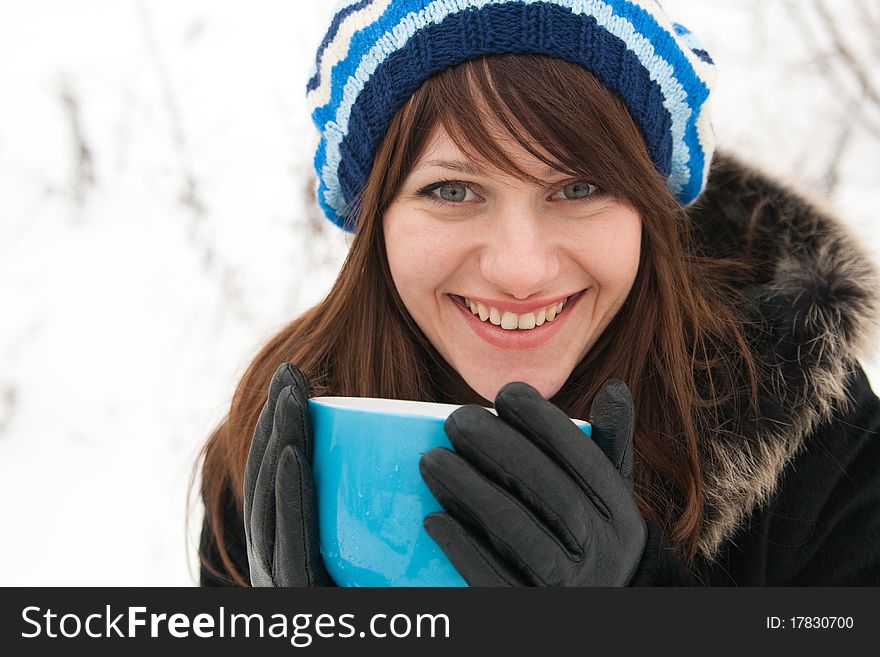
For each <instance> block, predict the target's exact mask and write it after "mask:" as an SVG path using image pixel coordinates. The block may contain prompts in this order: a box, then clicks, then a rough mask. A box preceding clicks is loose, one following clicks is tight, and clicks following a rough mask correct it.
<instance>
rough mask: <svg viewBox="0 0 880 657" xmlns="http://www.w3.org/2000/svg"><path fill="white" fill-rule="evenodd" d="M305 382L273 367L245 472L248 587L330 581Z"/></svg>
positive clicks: (299, 375)
mask: <svg viewBox="0 0 880 657" xmlns="http://www.w3.org/2000/svg"><path fill="white" fill-rule="evenodd" d="M308 397H309V382H308V379H307V378H306V376H305V375H304V374H303V373H302V372H300V371H299V369H297V368H296V367H294V366H293V365H291V364H290V363H285V364H284V365H282V366H281V367H279V368H278V370H277V371H276V372H275V375H274V376H273V377H272V384H271V386H270V388H269V399H268V401H267V402H266V405H265V406H263V411H262V413H260V419H259V421H258V422H257V427H256V429H255V430H254V440H253V442H252V443H251V449H250V452H249V453H248V460H247V466H246V469H245V475H244V530H245V537H246V539H247V556H248V564H249V565H250V571H251V584H252V585H253V586H332V585H333V583H332V581H331V579H330V576H329V575H328V574H327V570H326V568H325V567H324V562H323V561H322V559H321V555H320V553H319V551H318V520H317V515H316V509H315V486H314V481H313V479H312V469H311V466H310V463H311V458H312V437H311V429H310V427H309V413H308Z"/></svg>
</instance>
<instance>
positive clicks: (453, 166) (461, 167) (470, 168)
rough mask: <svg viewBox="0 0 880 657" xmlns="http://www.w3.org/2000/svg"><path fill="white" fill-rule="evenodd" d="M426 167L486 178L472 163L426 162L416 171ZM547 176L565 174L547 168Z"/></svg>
mask: <svg viewBox="0 0 880 657" xmlns="http://www.w3.org/2000/svg"><path fill="white" fill-rule="evenodd" d="M426 167H439V168H441V169H450V170H452V171H458V172H459V173H463V174H465V175H468V176H485V175H486V172H485V171H484V170H483V169H481V168H480V167H478V166H476V165H475V164H472V163H471V162H462V161H459V160H426V161H425V162H423V163H422V164H420V165H419V166H417V167H416V169H424V168H426ZM543 173H544V175H545V176H552V175H554V174H558V173H563V172H561V171H559V169H556V168H555V167H551V166H547V167H546V168H545V169H544V171H543Z"/></svg>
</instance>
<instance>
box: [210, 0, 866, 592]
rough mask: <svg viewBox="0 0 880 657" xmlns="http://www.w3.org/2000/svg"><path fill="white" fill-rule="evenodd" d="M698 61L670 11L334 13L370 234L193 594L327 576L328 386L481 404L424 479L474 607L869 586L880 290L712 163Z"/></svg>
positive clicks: (362, 221) (215, 446) (222, 467)
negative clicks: (313, 415)
mask: <svg viewBox="0 0 880 657" xmlns="http://www.w3.org/2000/svg"><path fill="white" fill-rule="evenodd" d="M712 68H713V64H712V60H711V58H710V57H709V55H708V54H707V53H706V52H705V51H704V50H702V49H701V48H700V47H699V46H698V45H697V43H696V41H695V39H694V38H693V36H692V35H691V34H690V33H689V32H688V31H687V30H686V29H684V28H683V27H681V26H679V25H676V24H673V23H671V22H670V21H669V20H668V18H666V17H665V15H664V14H663V13H662V12H661V10H660V7H659V5H658V4H657V3H656V2H654V1H652V0H641V1H638V2H636V1H634V0H605V2H590V1H586V0H583V1H580V0H579V1H573V0H557V1H549V0H546V1H540V2H528V1H526V0H519V1H515V2H504V1H501V0H498V1H486V0H472V1H465V0H455V1H454V0H435V1H434V2H428V1H427V0H422V1H416V0H406V1H404V0H373V1H372V2H370V1H360V2H347V3H343V5H341V8H340V9H339V10H338V12H337V14H336V15H335V16H334V18H333V21H332V24H331V26H330V28H329V31H328V33H327V36H326V37H325V39H324V41H323V43H322V44H321V47H320V49H319V52H318V57H317V68H316V72H315V75H314V76H313V78H312V79H311V80H310V82H309V85H308V86H309V98H310V100H311V102H312V105H313V108H314V111H313V117H314V119H315V123H316V125H317V126H318V128H319V131H320V135H321V141H320V145H319V147H318V152H317V155H316V157H315V166H316V172H317V178H318V185H317V195H318V202H319V204H320V206H321V207H322V209H323V210H324V212H325V214H326V215H327V217H328V218H329V219H330V220H331V221H333V222H335V223H336V224H338V225H340V226H341V227H343V228H345V229H347V230H349V231H352V232H354V240H353V243H352V245H351V249H350V252H349V254H348V257H347V259H346V261H345V263H344V265H343V267H342V270H341V272H340V274H339V277H338V279H337V281H336V283H335V284H334V286H333V288H332V289H331V290H330V292H329V294H328V295H327V297H326V299H325V300H324V301H323V302H322V303H320V304H318V305H317V306H316V307H314V308H312V309H311V310H309V311H307V312H306V313H305V314H303V315H302V316H301V317H299V318H297V319H295V320H294V321H293V322H291V323H290V324H289V325H288V326H287V327H286V328H284V329H283V330H282V331H281V332H280V333H279V334H278V335H276V336H275V337H274V338H272V339H271V340H270V341H269V343H268V344H267V345H266V346H265V347H264V348H263V349H262V350H261V352H260V353H259V354H258V355H257V356H256V358H255V359H254V360H253V362H252V363H251V365H250V367H249V368H248V370H247V372H246V373H245V375H244V377H243V378H242V380H241V382H240V383H239V385H238V388H237V390H236V393H235V396H234V398H233V400H232V406H231V408H230V411H229V414H228V416H227V417H226V418H225V419H224V421H223V422H222V423H221V424H220V426H219V427H218V429H217V430H216V431H215V432H214V434H213V435H212V436H211V437H210V439H209V441H208V443H207V444H206V446H205V449H204V462H203V468H202V496H203V500H204V503H205V523H204V528H203V533H202V545H201V560H202V571H201V572H202V583H203V584H227V583H228V584H238V585H248V584H254V585H268V586H284V585H303V586H306V585H331V584H332V582H331V581H330V578H329V577H328V576H327V573H326V570H325V569H324V567H323V564H322V563H321V557H320V553H319V551H318V548H317V537H316V536H317V534H316V526H315V510H314V492H313V488H312V480H311V472H310V468H309V460H310V458H311V444H310V435H309V427H308V422H307V415H306V414H305V405H306V400H307V399H308V397H309V396H311V395H322V394H334V395H362V396H374V397H391V398H402V399H418V400H425V401H438V402H446V403H456V404H476V405H480V406H491V405H493V404H494V406H495V408H496V410H497V412H498V417H495V416H492V415H491V414H489V413H488V412H486V411H485V410H482V409H478V408H475V407H474V406H465V407H464V408H462V409H459V410H458V411H456V412H455V413H453V415H452V416H451V417H450V420H449V422H448V423H447V426H446V429H447V433H448V434H449V436H450V440H451V442H452V444H453V445H454V447H455V452H454V453H453V452H450V451H446V450H432V451H431V452H428V453H427V454H426V455H425V457H424V458H423V460H422V463H421V471H422V476H423V477H424V479H425V481H426V483H427V484H428V486H429V487H430V488H431V490H432V492H433V493H434V495H435V496H436V497H437V499H438V501H439V502H440V503H441V505H442V506H443V508H444V512H443V513H440V514H432V515H431V516H429V517H428V518H426V519H425V527H426V530H427V531H428V533H429V534H430V535H431V536H432V538H434V539H435V540H436V541H437V543H438V544H439V545H440V547H441V548H442V549H443V550H444V552H445V553H446V554H447V556H448V557H449V558H450V560H451V561H452V563H453V565H454V566H455V567H456V569H457V570H458V571H459V572H460V573H461V574H462V576H463V577H464V578H465V580H466V581H468V583H470V584H472V585H539V586H540V585H549V586H565V585H671V584H709V585H777V586H778V585H817V584H819V585H821V584H834V585H868V584H870V585H877V584H880V475H878V474H877V472H876V466H875V464H876V463H880V440H878V438H877V435H876V431H877V429H878V427H880V401H878V399H877V397H876V396H875V395H874V393H873V392H872V391H871V388H870V386H869V384H868V382H867V379H866V377H865V375H864V373H863V372H862V370H861V368H860V366H859V364H858V357H859V355H860V353H862V352H861V351H860V350H862V349H863V348H864V347H866V346H868V345H867V340H868V338H869V337H870V330H871V328H872V326H873V319H874V316H875V314H876V311H877V299H876V297H875V290H876V285H877V282H876V281H877V279H876V276H875V272H874V271H873V269H872V268H871V266H870V265H869V262H868V261H867V260H866V258H865V257H864V255H863V254H862V253H861V252H860V251H859V249H858V248H857V246H856V244H855V243H854V241H853V240H852V239H851V238H850V237H849V236H848V235H847V234H846V231H845V230H844V228H843V226H842V225H841V224H840V223H838V222H837V221H836V220H834V219H833V218H832V217H830V216H828V215H827V214H825V213H823V212H821V211H819V210H818V209H816V208H814V207H813V206H811V205H810V204H809V203H808V202H807V201H805V200H804V199H802V198H801V197H799V196H798V195H797V194H795V193H794V192H792V191H790V190H788V189H785V188H784V187H782V186H780V185H778V184H777V183H775V182H773V181H771V180H769V179H768V178H766V177H765V176H763V175H761V174H759V173H757V172H754V171H751V170H749V169H748V168H747V167H746V166H745V165H743V164H742V163H741V162H738V161H736V160H735V159H732V158H730V157H724V156H721V155H714V153H713V150H714V149H713V145H712V144H713V141H712V134H711V126H710V123H709V118H708V114H707V102H706V101H707V99H708V96H709V91H710V87H711V79H712ZM567 417H582V418H589V419H590V421H591V422H592V424H593V426H594V438H595V441H583V440H578V438H577V435H573V434H572V432H571V429H572V425H571V423H570V422H568V421H567V419H566V418H567ZM575 434H577V430H576V429H575Z"/></svg>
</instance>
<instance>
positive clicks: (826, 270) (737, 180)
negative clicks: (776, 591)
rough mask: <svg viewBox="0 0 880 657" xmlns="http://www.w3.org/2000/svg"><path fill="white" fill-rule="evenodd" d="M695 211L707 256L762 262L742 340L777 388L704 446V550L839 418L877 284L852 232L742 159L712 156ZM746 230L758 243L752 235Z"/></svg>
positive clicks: (872, 321)
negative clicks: (755, 410)
mask: <svg viewBox="0 0 880 657" xmlns="http://www.w3.org/2000/svg"><path fill="white" fill-rule="evenodd" d="M688 213H689V214H690V215H691V216H692V217H693V218H694V219H695V221H696V224H697V226H698V227H699V229H698V230H699V233H698V235H697V238H698V240H699V242H700V243H701V244H702V245H703V246H704V248H705V250H706V253H707V254H709V255H712V256H717V257H731V256H737V255H743V254H746V253H748V254H750V255H752V256H757V257H759V258H760V260H761V262H762V263H764V264H762V266H761V267H760V268H759V269H758V270H757V271H756V272H755V274H754V278H753V280H752V281H751V285H748V286H747V287H746V289H745V292H746V295H747V298H748V299H749V301H750V304H749V305H748V307H747V308H745V309H744V311H745V315H746V319H747V320H749V325H748V328H747V337H748V339H749V341H750V343H751V344H752V346H753V349H754V352H755V354H756V356H757V357H758V359H759V360H760V361H761V363H762V364H763V365H764V366H765V367H767V368H768V370H769V372H770V376H771V378H772V380H771V381H770V382H768V385H767V386H766V387H767V388H768V389H769V390H770V391H772V394H769V395H768V394H767V391H766V390H765V391H764V394H763V395H762V398H761V413H760V417H758V418H735V419H734V420H733V421H732V422H731V417H732V416H731V414H728V413H722V414H721V417H725V418H727V422H729V424H728V423H725V425H724V426H719V427H718V428H717V430H716V431H715V432H714V433H713V435H710V436H706V437H705V440H704V441H703V444H702V446H701V451H702V461H703V464H704V465H703V473H704V477H705V483H706V489H707V490H708V491H709V498H708V500H707V509H706V519H705V522H704V526H703V529H702V531H701V535H700V544H699V551H700V553H701V554H702V556H703V557H704V558H707V559H709V560H711V559H712V558H713V557H714V556H715V555H716V553H717V551H718V548H719V546H720V544H721V543H722V542H723V541H724V540H726V539H728V538H730V537H731V535H732V534H733V533H734V531H735V530H736V529H737V528H738V527H739V526H740V525H741V524H742V523H743V522H744V521H745V520H746V519H747V518H748V515H749V514H750V513H751V512H752V510H754V509H755V507H756V506H757V505H760V504H761V503H762V502H764V501H766V500H767V499H768V498H769V497H770V496H771V495H772V493H773V492H774V491H775V489H776V485H777V482H778V480H779V478H780V474H781V472H782V470H783V467H784V466H785V465H786V463H788V461H789V460H790V459H791V458H792V456H793V455H795V454H796V453H797V451H798V450H799V449H800V448H801V446H802V445H803V444H804V442H805V440H806V439H807V438H808V436H809V435H810V434H811V432H812V431H813V430H814V429H816V428H817V427H818V426H819V425H820V424H821V423H822V422H823V421H825V420H827V419H828V418H829V417H830V416H831V413H832V412H833V411H836V410H839V409H841V408H843V407H845V405H846V399H845V389H844V383H845V380H846V378H847V374H848V373H849V372H850V371H851V370H852V369H853V367H854V365H855V362H856V360H857V358H859V357H860V356H862V355H864V354H865V353H866V352H865V351H864V349H865V348H866V347H869V346H870V345H869V342H870V341H871V339H872V338H873V337H874V327H875V325H876V318H877V314H878V305H880V304H878V299H877V296H876V295H877V290H878V277H877V273H876V271H875V269H874V267H873V266H872V264H871V262H870V261H869V259H868V258H867V257H866V256H865V254H864V253H863V251H862V250H861V249H860V248H859V246H858V245H857V243H856V241H855V239H854V238H853V237H852V236H851V235H850V234H849V231H848V230H847V227H846V226H845V225H844V224H842V223H841V222H840V221H839V220H836V219H834V218H833V217H832V216H830V215H829V214H828V213H827V212H825V211H823V210H820V209H819V208H818V207H817V206H816V204H814V203H811V202H809V201H807V200H806V199H805V198H804V197H803V196H801V195H799V194H797V193H795V192H794V191H793V190H791V189H788V188H786V187H785V186H783V185H781V184H780V183H778V182H776V181H773V180H771V179H770V178H768V177H767V176H765V175H763V174H760V173H757V172H755V171H753V170H751V169H749V168H748V167H746V166H745V165H743V163H742V162H739V161H737V160H736V159H734V158H732V157H730V156H727V155H720V156H716V159H715V162H714V163H713V165H712V169H711V173H710V176H709V183H708V187H707V189H706V191H705V192H704V193H703V195H702V196H701V197H700V199H699V200H698V201H697V202H696V203H695V204H694V205H692V206H691V207H690V208H689V210H688ZM749 227H751V236H750V237H747V230H748V229H749Z"/></svg>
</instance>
